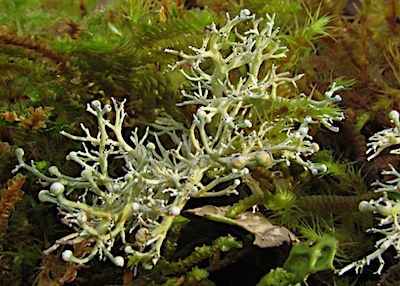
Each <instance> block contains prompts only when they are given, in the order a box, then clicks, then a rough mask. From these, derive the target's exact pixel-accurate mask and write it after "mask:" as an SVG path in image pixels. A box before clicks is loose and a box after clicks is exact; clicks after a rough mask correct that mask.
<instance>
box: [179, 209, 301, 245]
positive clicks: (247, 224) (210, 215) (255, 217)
mask: <svg viewBox="0 0 400 286" xmlns="http://www.w3.org/2000/svg"><path fill="white" fill-rule="evenodd" d="M229 209H230V206H223V207H216V206H210V205H207V206H203V207H199V208H195V209H191V210H187V212H188V213H191V214H194V215H197V216H202V217H205V218H207V219H210V220H214V221H218V222H223V223H227V224H231V225H237V226H240V227H242V228H244V229H245V230H247V231H248V232H250V233H252V234H254V236H255V240H254V244H255V245H257V246H259V247H261V248H267V247H275V246H280V245H282V244H283V243H291V242H297V241H298V239H297V238H296V236H295V235H294V234H293V233H292V232H291V231H290V230H288V229H287V228H285V227H282V226H277V225H273V224H272V223H271V222H270V221H269V220H268V219H267V218H266V217H264V216H263V215H262V214H260V213H253V212H244V213H241V214H239V215H237V216H236V217H235V218H228V217H226V216H225V214H226V213H227V211H228V210H229Z"/></svg>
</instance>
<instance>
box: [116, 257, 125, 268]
mask: <svg viewBox="0 0 400 286" xmlns="http://www.w3.org/2000/svg"><path fill="white" fill-rule="evenodd" d="M124 263H125V261H124V258H123V257H122V256H116V257H115V258H114V264H115V265H116V266H118V267H122V266H124Z"/></svg>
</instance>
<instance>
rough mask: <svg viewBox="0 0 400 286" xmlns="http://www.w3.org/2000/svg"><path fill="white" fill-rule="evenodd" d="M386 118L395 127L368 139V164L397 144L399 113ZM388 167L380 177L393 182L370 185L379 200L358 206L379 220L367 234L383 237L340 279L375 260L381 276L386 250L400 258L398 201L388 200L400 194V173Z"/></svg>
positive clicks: (399, 128) (399, 127) (399, 134)
mask: <svg viewBox="0 0 400 286" xmlns="http://www.w3.org/2000/svg"><path fill="white" fill-rule="evenodd" d="M389 118H390V119H391V122H392V123H393V124H394V126H395V127H393V128H388V129H384V130H382V131H379V132H377V133H376V134H374V135H373V136H371V138H370V141H371V142H370V143H368V144H367V145H368V146H369V147H370V148H369V149H368V151H367V153H372V155H371V156H369V158H368V159H369V160H371V159H373V158H375V157H376V156H378V155H379V154H380V153H381V152H382V151H383V150H385V149H386V148H390V147H392V146H394V145H397V144H399V143H400V121H399V113H398V112H397V111H395V110H393V111H391V112H390V113H389ZM390 153H392V154H400V149H399V148H395V149H393V150H391V151H390ZM389 167H390V170H387V171H382V175H390V177H392V178H393V179H390V180H388V181H386V182H385V183H382V182H379V181H377V182H375V183H373V184H372V185H373V186H377V187H378V188H377V189H376V190H375V191H376V192H381V193H383V195H382V197H380V198H379V199H377V200H370V201H362V202H360V204H359V210H360V211H361V212H372V213H374V214H377V219H378V220H379V224H378V226H379V228H370V229H368V232H372V233H378V234H382V235H383V237H382V238H381V239H379V240H378V241H377V242H376V243H375V248H376V250H375V251H374V252H372V253H371V254H369V255H367V256H366V257H364V258H362V259H360V260H358V261H355V262H353V263H351V264H349V265H347V266H346V267H344V268H342V269H341V270H340V271H338V273H339V275H341V274H344V273H345V272H347V271H349V270H351V269H353V268H354V269H355V271H356V272H357V273H358V272H360V271H361V270H362V269H363V268H364V267H365V266H366V265H369V264H370V262H371V261H372V260H375V259H378V260H379V263H380V264H379V268H378V269H377V271H376V272H375V273H377V274H381V271H382V269H383V267H384V265H385V260H384V259H383V257H382V255H383V253H384V252H385V251H386V250H387V249H388V248H389V247H394V249H395V250H396V251H397V253H398V254H400V224H399V218H400V200H399V199H398V198H393V197H391V196H390V193H394V194H399V190H400V173H399V172H398V171H397V170H396V169H395V168H394V167H393V166H392V165H390V164H389Z"/></svg>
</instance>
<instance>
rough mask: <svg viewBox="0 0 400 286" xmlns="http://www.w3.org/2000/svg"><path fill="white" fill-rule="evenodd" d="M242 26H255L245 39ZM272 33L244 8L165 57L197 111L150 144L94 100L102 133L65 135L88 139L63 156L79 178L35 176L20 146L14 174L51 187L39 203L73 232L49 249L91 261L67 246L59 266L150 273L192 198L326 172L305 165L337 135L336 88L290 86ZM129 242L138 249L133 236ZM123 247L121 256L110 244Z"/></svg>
mask: <svg viewBox="0 0 400 286" xmlns="http://www.w3.org/2000/svg"><path fill="white" fill-rule="evenodd" d="M246 23H247V24H250V25H251V28H250V29H248V30H247V31H245V32H240V29H242V28H243V27H244V26H243V25H242V24H246ZM273 26H274V18H273V17H270V16H268V15H267V19H266V20H264V19H262V18H260V19H256V18H255V15H251V14H250V12H249V11H248V10H243V11H242V12H241V13H240V15H238V16H236V17H235V18H233V19H230V18H229V16H228V20H227V23H226V24H225V25H224V26H223V27H221V28H219V29H218V28H217V27H216V25H215V24H213V25H211V27H210V28H209V31H208V32H207V35H206V37H205V39H204V41H203V45H202V47H200V48H194V47H191V49H192V50H193V52H194V54H192V55H188V54H185V53H183V52H178V51H171V50H168V52H170V53H173V54H177V55H179V56H180V57H181V58H182V61H180V62H178V63H177V64H176V65H174V66H173V68H181V67H184V66H190V70H189V71H185V70H184V69H183V68H182V69H181V71H182V72H183V74H184V75H185V76H186V78H187V79H188V80H189V81H190V82H191V83H192V87H193V89H192V90H190V91H183V95H184V96H185V97H186V98H187V101H184V102H183V103H181V104H182V105H193V106H194V107H195V108H196V111H195V114H194V115H193V118H192V121H191V123H190V124H189V125H184V124H183V123H181V122H178V121H176V120H175V119H174V118H172V117H171V116H168V115H166V114H165V115H163V116H161V117H160V118H159V119H158V120H157V121H156V123H155V124H154V125H153V127H154V128H156V131H157V132H156V133H154V137H153V138H154V139H153V140H152V141H150V140H149V139H148V138H147V137H148V136H147V135H148V131H147V132H146V133H145V135H144V136H143V137H141V138H140V137H139V135H138V134H139V133H138V131H137V130H135V131H134V132H133V133H132V135H131V137H130V138H129V139H130V140H129V141H126V139H125V138H124V137H123V135H122V134H123V132H122V128H123V122H124V118H125V116H126V114H125V112H124V103H125V101H122V102H120V103H119V102H117V101H116V100H114V99H113V106H110V105H104V106H102V105H101V104H100V102H98V101H93V102H92V103H91V104H88V106H87V110H88V112H90V113H92V114H93V115H94V116H96V117H97V119H98V126H99V127H98V131H97V134H96V135H93V134H92V131H90V130H88V129H87V128H86V127H85V126H84V125H82V126H81V127H82V130H83V131H84V133H85V136H75V135H71V134H68V133H65V132H62V134H63V135H65V136H67V137H68V138H70V139H73V140H77V141H81V142H82V143H83V149H82V150H81V151H73V152H70V153H69V155H68V156H67V159H69V160H71V161H74V162H76V163H77V164H78V165H80V166H81V168H82V172H81V175H80V176H79V177H76V178H74V177H70V176H67V175H64V174H62V173H60V172H59V170H58V169H57V167H55V166H53V167H51V168H50V169H49V174H50V175H45V174H43V173H40V172H39V171H38V170H37V169H36V168H35V165H34V164H33V163H32V164H27V163H25V162H24V160H23V151H22V150H21V149H19V150H17V155H18V160H19V165H18V166H17V167H16V170H18V169H21V168H23V169H26V170H28V171H30V172H31V173H33V174H34V175H36V176H37V177H38V178H39V179H40V183H41V184H42V185H43V186H44V187H45V188H46V189H45V190H43V191H41V192H40V193H39V199H40V200H41V201H44V202H51V203H54V204H57V205H58V206H59V210H60V214H61V215H63V219H62V222H63V223H66V224H67V225H69V226H70V227H71V228H72V229H73V230H74V232H73V233H72V234H70V235H68V236H66V237H64V238H61V239H59V240H58V241H56V243H55V245H54V246H53V247H51V248H50V249H48V250H47V251H46V252H47V253H48V252H50V251H53V250H55V249H56V248H57V247H58V246H60V245H73V244H77V243H85V245H87V246H90V249H91V251H90V252H89V253H87V254H86V256H84V257H76V256H74V253H73V252H72V251H71V250H65V251H64V252H63V255H62V257H63V259H64V260H67V261H73V262H77V263H86V262H88V261H89V260H91V259H92V258H93V257H95V256H96V255H98V256H99V257H100V258H105V257H107V258H109V259H110V260H111V261H113V262H114V263H115V264H116V265H118V266H123V265H124V264H125V261H124V260H125V259H126V258H128V259H129V262H128V265H136V264H137V263H142V265H143V266H145V267H152V265H154V264H155V263H156V262H157V260H158V259H159V257H160V255H161V246H162V243H163V241H164V239H165V237H166V234H167V231H168V229H169V228H170V226H171V224H172V223H173V221H174V219H175V218H176V216H178V215H179V214H180V212H181V210H182V209H183V207H184V206H185V204H186V202H187V201H188V200H189V199H190V198H198V197H211V196H221V195H229V194H236V193H237V191H236V188H237V187H238V186H239V185H245V186H246V187H247V188H248V189H249V190H250V191H251V192H252V193H253V194H259V193H260V192H261V193H262V192H263V190H261V189H260V187H259V186H258V184H256V183H254V182H255V179H254V178H253V177H252V169H253V168H255V167H258V168H266V169H269V168H272V167H273V166H275V165H277V164H278V163H286V164H287V165H290V164H292V163H297V164H300V165H301V166H303V167H304V168H307V169H309V170H310V171H311V172H312V173H318V172H321V171H322V172H323V171H325V170H326V166H325V165H320V164H315V163H313V162H311V161H310V160H308V159H307V157H308V156H310V155H312V154H314V153H315V152H318V150H319V146H318V144H317V143H315V142H313V138H312V136H311V135H310V134H309V130H310V128H311V126H313V125H317V124H320V125H323V126H325V127H327V128H328V129H330V130H333V131H336V130H337V128H336V127H334V126H333V123H334V121H338V120H342V119H343V113H342V112H341V111H340V110H339V109H338V108H337V107H336V106H335V104H336V103H337V102H338V101H340V96H338V95H335V94H334V93H335V91H337V90H338V89H339V88H340V87H336V86H335V84H333V85H332V87H331V88H330V90H329V91H327V92H326V93H325V95H324V98H323V99H322V100H314V99H312V98H311V96H306V95H304V94H301V93H299V92H298V91H297V89H296V85H295V83H296V80H297V79H299V78H300V76H294V77H290V74H289V73H288V72H286V71H280V70H279V59H281V58H284V57H285V52H286V50H287V49H286V47H284V46H282V45H281V43H280V41H279V37H278V29H274V28H273ZM286 85H288V86H289V88H288V89H287V90H289V92H285V93H282V92H281V91H280V89H279V88H280V87H282V86H286ZM112 111H113V112H114V113H115V118H114V120H113V121H112V120H110V119H109V118H110V116H109V113H110V112H112ZM165 134H166V135H168V136H169V138H170V139H171V140H172V142H174V143H175V144H176V147H173V148H169V149H166V148H165V147H164V146H163V145H162V143H161V140H159V139H158V138H159V136H164V135H165ZM115 160H117V161H120V162H122V163H123V164H122V165H123V167H122V168H121V169H120V170H117V171H116V172H115V173H117V174H123V175H120V176H117V175H114V176H112V175H111V174H110V173H109V167H110V166H109V165H110V164H112V162H113V161H115ZM118 165H120V164H118ZM130 234H133V235H134V236H135V242H134V243H129V242H128V241H127V239H126V237H127V236H128V235H130ZM117 241H118V244H122V245H123V246H124V251H120V249H119V248H118V249H116V247H114V245H115V244H116V242H117ZM88 249H89V248H88ZM125 257H126V258H125Z"/></svg>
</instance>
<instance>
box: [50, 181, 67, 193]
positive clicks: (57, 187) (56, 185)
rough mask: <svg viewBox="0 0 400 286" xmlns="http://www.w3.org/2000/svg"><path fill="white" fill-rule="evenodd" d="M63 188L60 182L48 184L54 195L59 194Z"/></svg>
mask: <svg viewBox="0 0 400 286" xmlns="http://www.w3.org/2000/svg"><path fill="white" fill-rule="evenodd" d="M64 190H65V187H64V185H63V184H61V183H60V182H54V183H53V184H51V186H50V192H52V193H53V194H55V195H58V194H61V193H62V192H64Z"/></svg>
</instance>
